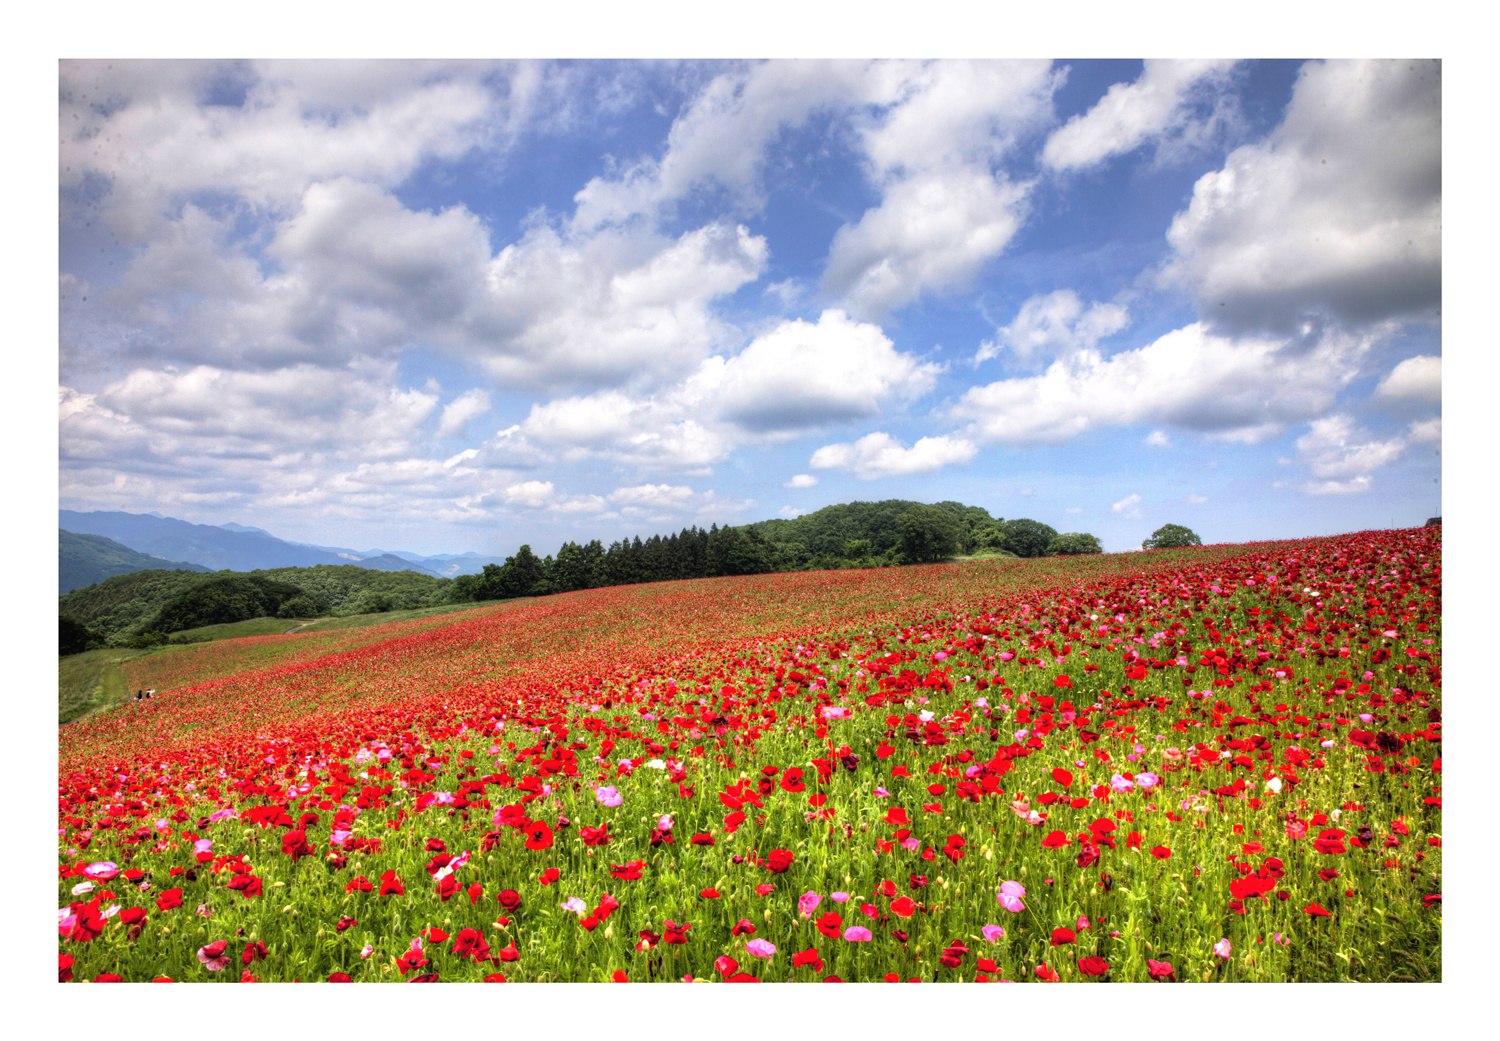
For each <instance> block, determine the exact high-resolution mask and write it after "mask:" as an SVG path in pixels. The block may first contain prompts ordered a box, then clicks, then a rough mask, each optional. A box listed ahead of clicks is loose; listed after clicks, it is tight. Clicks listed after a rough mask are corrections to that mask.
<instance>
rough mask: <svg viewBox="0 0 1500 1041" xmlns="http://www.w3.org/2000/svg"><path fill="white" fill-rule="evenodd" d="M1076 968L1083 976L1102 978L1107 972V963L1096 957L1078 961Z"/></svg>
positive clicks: (1091, 956) (1090, 956)
mask: <svg viewBox="0 0 1500 1041" xmlns="http://www.w3.org/2000/svg"><path fill="white" fill-rule="evenodd" d="M1078 968H1079V971H1081V972H1082V973H1083V974H1084V975H1085V976H1103V975H1104V974H1105V973H1106V972H1108V971H1109V962H1107V961H1105V960H1104V959H1103V958H1100V957H1099V956H1098V955H1092V954H1091V955H1089V956H1088V957H1087V958H1079V959H1078Z"/></svg>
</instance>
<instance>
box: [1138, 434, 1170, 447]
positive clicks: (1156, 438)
mask: <svg viewBox="0 0 1500 1041" xmlns="http://www.w3.org/2000/svg"><path fill="white" fill-rule="evenodd" d="M1141 444H1143V445H1150V446H1151V447H1152V448H1169V447H1171V445H1172V440H1171V438H1169V437H1167V432H1166V431H1165V430H1153V431H1151V433H1149V434H1147V435H1146V436H1145V437H1144V438H1143V439H1142V440H1141Z"/></svg>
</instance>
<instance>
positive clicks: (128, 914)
mask: <svg viewBox="0 0 1500 1041" xmlns="http://www.w3.org/2000/svg"><path fill="white" fill-rule="evenodd" d="M145 917H146V910H145V908H141V907H127V908H125V910H123V911H121V912H120V921H122V922H124V923H125V924H126V925H134V924H135V923H136V922H139V921H142V920H144V919H145Z"/></svg>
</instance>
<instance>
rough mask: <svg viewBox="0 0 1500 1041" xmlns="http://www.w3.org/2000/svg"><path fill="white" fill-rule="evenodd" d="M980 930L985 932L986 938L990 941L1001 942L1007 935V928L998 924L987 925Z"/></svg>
mask: <svg viewBox="0 0 1500 1041" xmlns="http://www.w3.org/2000/svg"><path fill="white" fill-rule="evenodd" d="M979 931H980V932H981V933H983V934H984V938H985V939H986V940H988V941H990V943H999V942H1000V941H1001V940H1002V939H1004V937H1005V930H1004V929H1002V928H1000V927H999V926H998V925H987V926H985V927H984V928H983V929H981V930H979Z"/></svg>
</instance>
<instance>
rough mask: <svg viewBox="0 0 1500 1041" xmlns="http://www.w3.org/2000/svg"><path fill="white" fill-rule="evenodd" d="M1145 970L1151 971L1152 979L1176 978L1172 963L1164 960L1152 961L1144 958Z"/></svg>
mask: <svg viewBox="0 0 1500 1041" xmlns="http://www.w3.org/2000/svg"><path fill="white" fill-rule="evenodd" d="M1146 971H1148V972H1149V973H1151V978H1152V979H1154V980H1176V979H1177V976H1176V974H1175V972H1174V970H1173V969H1172V963H1171V962H1166V961H1153V960H1151V959H1150V958H1147V959H1146Z"/></svg>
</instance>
